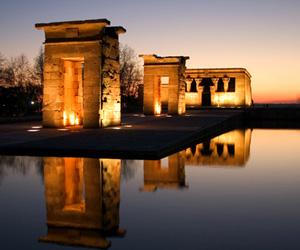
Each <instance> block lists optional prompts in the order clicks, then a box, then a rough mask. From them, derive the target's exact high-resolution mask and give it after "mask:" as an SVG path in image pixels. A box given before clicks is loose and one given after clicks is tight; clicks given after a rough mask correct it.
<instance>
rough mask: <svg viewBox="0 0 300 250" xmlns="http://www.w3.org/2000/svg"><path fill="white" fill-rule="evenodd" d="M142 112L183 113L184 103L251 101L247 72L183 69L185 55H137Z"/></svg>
mask: <svg viewBox="0 0 300 250" xmlns="http://www.w3.org/2000/svg"><path fill="white" fill-rule="evenodd" d="M141 57H142V58H143V59H144V113H145V114H156V115H157V114H160V113H161V109H162V106H167V107H168V113H169V114H179V115H180V114H184V113H185V110H186V107H193V108H195V107H196V108H197V107H202V106H203V107H209V106H212V107H247V106H251V105H252V93H251V75H250V73H249V72H248V71H247V70H246V69H244V68H219V69H218V68H215V69H186V66H185V62H186V60H187V59H189V57H184V56H167V57H161V56H157V55H155V54H153V55H141Z"/></svg>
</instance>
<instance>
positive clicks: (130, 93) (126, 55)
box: [120, 45, 142, 103]
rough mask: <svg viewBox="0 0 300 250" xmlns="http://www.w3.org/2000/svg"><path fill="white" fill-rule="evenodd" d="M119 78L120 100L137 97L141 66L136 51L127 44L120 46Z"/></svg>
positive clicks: (126, 100)
mask: <svg viewBox="0 0 300 250" xmlns="http://www.w3.org/2000/svg"><path fill="white" fill-rule="evenodd" d="M120 78H121V94H122V99H123V100H122V101H123V102H125V103H128V102H130V101H133V100H135V99H137V97H138V89H139V85H140V84H141V83H142V67H141V64H140V63H139V59H138V57H137V55H136V53H135V52H134V50H133V49H132V48H130V47H129V46H128V45H121V46H120Z"/></svg>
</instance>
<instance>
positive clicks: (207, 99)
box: [201, 78, 214, 106]
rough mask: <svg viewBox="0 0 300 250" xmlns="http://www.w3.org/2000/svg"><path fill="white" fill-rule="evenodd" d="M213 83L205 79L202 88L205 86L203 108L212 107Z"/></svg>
mask: <svg viewBox="0 0 300 250" xmlns="http://www.w3.org/2000/svg"><path fill="white" fill-rule="evenodd" d="M213 85H214V84H213V82H212V81H211V79H210V78H203V80H202V82H201V86H203V92H202V106H211V93H210V86H213Z"/></svg>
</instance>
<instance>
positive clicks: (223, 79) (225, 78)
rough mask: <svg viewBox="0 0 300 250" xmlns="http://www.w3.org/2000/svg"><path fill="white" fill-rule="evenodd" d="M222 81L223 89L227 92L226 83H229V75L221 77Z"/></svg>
mask: <svg viewBox="0 0 300 250" xmlns="http://www.w3.org/2000/svg"><path fill="white" fill-rule="evenodd" d="M222 81H223V83H224V91H225V92H227V91H228V84H229V81H230V78H229V77H223V78H222Z"/></svg>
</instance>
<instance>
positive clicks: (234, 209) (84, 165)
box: [0, 129, 300, 250]
mask: <svg viewBox="0 0 300 250" xmlns="http://www.w3.org/2000/svg"><path fill="white" fill-rule="evenodd" d="M299 163H300V130H259V129H255V130H250V129H245V130H234V131H231V132H228V133H226V134H223V135H220V136H218V137H216V138H213V139H211V140H209V141H206V142H204V143H201V144H198V145H194V146H192V147H190V148H188V149H186V150H183V151H181V152H178V153H176V154H173V155H171V156H169V157H166V158H164V159H161V160H118V159H88V158H53V157H44V158H40V157H18V156H15V157H11V156H1V157H0V222H1V224H0V244H1V245H0V249H1V250H2V249H3V250H6V249H66V250H67V249H83V248H82V247H78V246H77V247H74V246H72V245H74V244H75V245H82V246H90V247H92V246H94V247H95V246H98V247H107V246H108V245H109V243H111V245H110V249H230V250H231V249H284V250H286V249H300V238H299V235H300V164H299Z"/></svg>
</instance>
